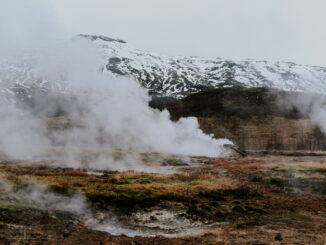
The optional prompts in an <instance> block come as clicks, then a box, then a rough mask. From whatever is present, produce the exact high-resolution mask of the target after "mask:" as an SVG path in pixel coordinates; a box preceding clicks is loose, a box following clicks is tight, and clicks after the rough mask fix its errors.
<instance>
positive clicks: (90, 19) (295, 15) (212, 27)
mask: <svg viewBox="0 0 326 245" xmlns="http://www.w3.org/2000/svg"><path fill="white" fill-rule="evenodd" d="M50 1H51V3H52V6H53V21H54V22H55V23H56V24H58V25H60V26H61V27H62V28H63V29H64V30H65V32H66V34H68V35H75V34H79V33H83V34H97V35H105V36H109V37H112V38H119V39H123V40H125V41H127V42H128V43H129V44H130V45H132V46H134V47H136V48H139V49H146V50H150V51H153V52H155V53H159V54H164V55H184V56H204V57H222V58H227V59H236V60H244V59H255V60H268V61H290V62H295V63H300V64H307V65H318V66H326V54H325V51H326V50H325V47H324V44H325V43H326V33H325V32H323V31H322V30H323V24H324V23H325V22H326V16H325V15H324V13H323V10H324V9H325V8H326V2H325V1H323V0H309V1H307V0H287V1H284V0H273V1H268V0H264V1H262V0H246V1H243V0H204V1H196V0H178V1H172V0H165V1H162V0H157V1H152V0H137V1H132V0H120V1H113V0H93V1H90V0H78V1H77V0H70V1H69V2H68V1H64V0H50ZM94 16H95V17H94Z"/></svg>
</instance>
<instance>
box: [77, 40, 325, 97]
mask: <svg viewBox="0 0 326 245" xmlns="http://www.w3.org/2000/svg"><path fill="white" fill-rule="evenodd" d="M81 37H85V38H88V39H89V40H91V41H92V42H93V43H94V44H96V45H97V46H99V47H100V49H101V50H102V52H103V54H104V59H105V68H104V69H105V70H106V71H110V72H112V73H114V74H117V75H124V76H131V77H133V78H135V79H136V80H138V81H139V82H140V83H141V85H142V86H143V87H145V88H147V89H148V90H149V92H150V93H151V94H152V95H164V96H174V97H183V96H185V95H188V94H190V93H195V92H199V91H203V90H206V89H210V88H225V87H246V88H251V87H270V88H277V89H281V90H286V91H301V92H311V93H326V68H324V67H317V66H307V65H298V64H295V63H291V62H268V61H253V60H245V61H232V60H227V59H221V58H203V57H168V56H163V55H158V54H155V53H152V52H149V51H144V50H138V49H135V48H133V47H131V46H130V45H129V44H127V43H126V42H124V41H122V40H115V39H112V38H108V37H104V36H90V35H81Z"/></svg>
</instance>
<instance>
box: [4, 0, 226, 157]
mask: <svg viewBox="0 0 326 245" xmlns="http://www.w3.org/2000/svg"><path fill="white" fill-rule="evenodd" d="M1 5H2V6H1V11H0V13H1V14H0V16H1V17H0V23H1V24H0V28H1V29H0V36H1V37H4V38H1V39H0V52H3V53H5V54H6V55H4V56H3V57H2V58H3V60H2V61H1V63H0V67H1V68H0V92H1V93H3V94H9V95H11V96H9V97H8V96H7V97H5V96H3V98H2V99H1V100H0V102H1V105H0V116H1V120H0V148H1V149H0V150H1V151H3V152H4V153H5V154H7V155H8V156H10V157H12V158H23V157H33V156H35V155H38V154H40V153H41V152H42V151H46V150H47V149H48V148H50V147H51V146H58V145H60V146H74V147H99V146H101V147H106V148H108V149H123V150H132V151H136V152H147V151H157V152H165V153H174V154H187V155H206V156H224V155H225V154H226V151H225V150H224V147H223V146H224V145H225V144H229V143H231V142H229V141H228V140H218V139H214V138H213V137H212V136H210V135H206V134H204V133H203V132H202V131H201V130H200V129H199V125H198V122H197V120H196V119H195V118H183V119H180V120H179V121H178V122H176V123H174V122H172V121H171V120H170V115H169V113H168V112H167V111H163V112H160V111H158V110H154V109H151V108H150V107H149V106H148V102H149V100H150V97H149V96H148V95H147V92H146V91H145V90H144V89H142V88H140V87H139V84H138V83H137V82H136V81H133V80H128V79H122V78H117V77H114V76H112V75H109V74H103V73H102V72H101V71H100V68H101V64H103V60H102V57H101V55H100V54H99V53H98V51H97V50H96V48H95V47H94V46H93V45H92V44H91V43H90V42H88V41H86V40H82V39H80V38H75V39H74V40H69V41H57V39H58V40H59V39H61V36H60V33H59V34H57V33H58V32H56V31H55V30H56V29H57V28H55V27H54V26H53V25H52V24H51V19H50V18H48V17H47V16H51V6H49V5H48V4H46V3H44V1H37V0H33V1H29V2H28V3H27V2H23V3H22V1H17V0H13V1H6V2H5V1H1ZM22 5H23V6H22ZM13 16H14V18H13ZM40 23H42V24H40ZM3 67H5V68H3ZM22 88H23V89H25V90H24V92H21V89H22ZM13 91H14V92H15V93H14V94H13V95H12V93H13ZM17 91H18V92H17ZM35 91H37V92H35ZM21 97H24V99H22V98H21ZM26 101H32V102H30V103H31V104H32V105H30V106H27V105H26V103H27V102H26ZM25 102H26V103H25ZM31 108H32V109H31ZM58 110H61V111H64V114H65V115H66V116H67V117H69V119H71V121H72V122H73V124H74V125H75V126H73V127H71V128H69V129H66V130H61V131H60V130H58V131H49V130H48V129H47V128H46V127H45V125H44V123H42V120H41V118H42V116H44V115H46V114H47V113H49V114H51V113H54V112H56V111H58Z"/></svg>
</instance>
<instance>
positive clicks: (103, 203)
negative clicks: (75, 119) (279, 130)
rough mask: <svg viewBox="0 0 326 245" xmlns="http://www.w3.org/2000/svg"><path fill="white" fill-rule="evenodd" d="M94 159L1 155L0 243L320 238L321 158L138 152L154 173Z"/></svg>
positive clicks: (324, 211)
mask: <svg viewBox="0 0 326 245" xmlns="http://www.w3.org/2000/svg"><path fill="white" fill-rule="evenodd" d="M119 154H120V153H119ZM119 154H118V155H119ZM116 155H117V154H116ZM93 159H94V158H93V157H89V158H88V159H87V161H88V163H87V164H86V165H85V166H86V167H85V168H82V167H80V166H79V167H78V168H77V169H76V168H68V167H67V168H63V167H60V166H61V165H62V163H61V162H60V161H59V160H58V161H57V162H56V160H53V159H51V160H43V161H34V162H33V161H18V160H17V161H13V160H7V159H5V158H3V159H2V160H1V161H0V180H1V181H2V182H0V184H1V185H7V184H8V185H10V186H11V187H10V188H9V189H8V188H7V189H6V188H4V187H3V188H0V192H1V197H0V244H5V245H7V244H10V245H14V244H87V245H88V244H107V245H118V244H172V245H173V244H207V245H210V244H322V245H324V244H326V160H325V158H324V157H320V156H272V155H261V156H257V155H256V156H248V157H246V158H230V159H214V158H206V157H188V158H185V157H179V156H162V155H160V154H157V153H151V154H143V155H142V162H143V164H145V165H151V164H154V165H155V166H156V168H158V169H160V168H162V169H168V170H169V171H161V172H159V173H150V171H147V173H145V172H142V171H139V172H138V171H135V170H137V169H135V170H134V171H117V170H103V169H102V170H98V169H96V170H94V169H93V170H92V167H91V166H92V165H91V163H92V160H93ZM67 166H69V164H67ZM38 185H39V186H46V191H44V190H43V189H42V191H38V194H37V195H36V194H35V190H34V189H33V190H32V191H31V186H38ZM40 193H41V194H40ZM49 193H50V194H49ZM53 195H55V196H53ZM76 195H80V196H82V197H83V198H81V199H76V198H75V196H76ZM32 197H36V198H32ZM50 197H51V198H50ZM58 198H59V199H58ZM40 199H44V202H42V200H40ZM45 199H47V200H45ZM50 199H51V200H55V202H54V203H53V202H52V201H50ZM62 200H64V202H63V201H62ZM67 200H70V201H71V200H73V201H74V202H75V203H74V205H76V200H77V204H78V203H84V206H85V205H86V206H85V207H83V208H80V207H79V205H77V206H78V208H77V207H76V208H74V207H75V206H71V203H68V202H67ZM44 203H45V205H44ZM62 204H64V205H62ZM59 206H60V207H59ZM68 206H69V207H72V208H70V209H68V208H67V207H68ZM74 209H76V210H74ZM77 209H80V210H79V211H78V212H77Z"/></svg>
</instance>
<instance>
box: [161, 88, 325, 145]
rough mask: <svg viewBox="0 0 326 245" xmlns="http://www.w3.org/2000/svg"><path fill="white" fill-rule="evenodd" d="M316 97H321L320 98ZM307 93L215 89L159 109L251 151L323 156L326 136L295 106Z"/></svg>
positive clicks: (261, 89)
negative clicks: (194, 120)
mask: <svg viewBox="0 0 326 245" xmlns="http://www.w3.org/2000/svg"><path fill="white" fill-rule="evenodd" d="M316 96H317V95H316ZM307 98H309V99H310V98H312V96H311V95H306V94H302V93H289V92H284V91H277V90H269V89H265V88H255V89H239V88H236V89H235V88H229V89H216V90H211V91H207V92H202V93H199V94H194V95H191V96H188V97H187V98H185V99H182V100H178V101H175V102H171V103H168V104H166V105H160V106H156V107H157V108H159V109H163V108H166V109H168V110H169V111H170V113H171V117H172V119H173V120H178V119H179V118H180V117H186V116H195V117H197V118H198V121H199V123H200V127H201V129H202V130H203V131H204V132H205V133H209V134H213V135H214V136H215V137H216V138H228V139H230V140H232V141H233V142H234V143H235V144H236V145H237V146H238V147H239V148H240V149H242V150H246V151H275V150H277V151H323V150H326V135H325V134H324V133H322V131H321V130H320V128H319V127H318V125H317V124H316V123H315V122H314V121H312V120H311V119H309V118H308V114H309V112H308V111H305V110H303V109H302V108H299V107H300V105H299V104H296V102H295V101H303V100H305V99H307Z"/></svg>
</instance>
